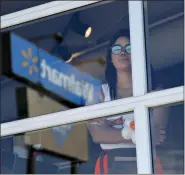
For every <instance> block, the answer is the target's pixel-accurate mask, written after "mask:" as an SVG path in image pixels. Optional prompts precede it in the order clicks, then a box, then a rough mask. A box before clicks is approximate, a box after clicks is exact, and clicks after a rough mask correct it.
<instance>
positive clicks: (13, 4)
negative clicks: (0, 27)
mask: <svg viewBox="0 0 185 175" xmlns="http://www.w3.org/2000/svg"><path fill="white" fill-rule="evenodd" d="M47 2H50V1H46V0H42V1H40V0H39V1H5V0H4V1H3V0H2V1H1V2H0V6H1V10H0V15H1V16H2V15H7V14H9V13H13V12H17V11H20V10H24V9H27V8H30V7H34V6H37V5H42V4H45V3H47Z"/></svg>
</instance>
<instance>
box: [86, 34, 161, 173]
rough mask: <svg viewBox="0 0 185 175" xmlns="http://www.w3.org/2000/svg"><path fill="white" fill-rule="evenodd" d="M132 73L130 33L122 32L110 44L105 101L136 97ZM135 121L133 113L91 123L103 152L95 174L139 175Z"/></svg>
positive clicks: (103, 94) (103, 87)
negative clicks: (133, 91)
mask: <svg viewBox="0 0 185 175" xmlns="http://www.w3.org/2000/svg"><path fill="white" fill-rule="evenodd" d="M131 72H132V71H131V45H130V32H129V30H122V31H118V32H117V33H116V34H115V35H114V36H113V38H112V40H111V41H110V47H109V48H108V51H107V57H106V71H105V77H106V81H107V84H103V85H102V101H110V100H114V99H121V98H126V97H130V96H132V74H131ZM133 120H134V115H133V113H129V114H124V115H118V116H113V117H105V118H100V119H94V120H91V121H89V123H88V127H89V131H90V133H91V135H92V138H93V141H94V142H95V143H99V144H100V147H101V148H102V153H101V155H100V157H99V158H98V160H97V162H96V166H95V174H112V173H115V174H116V173H117V174H118V173H125V174H129V173H131V174H136V173H137V165H136V148H135V138H134V136H135V135H134V133H135V132H134V125H130V124H133V122H132V121H133ZM126 124H127V125H126ZM129 126H130V127H129ZM159 135H160V139H159V140H158V141H161V142H163V140H164V137H163V135H162V136H161V134H159Z"/></svg>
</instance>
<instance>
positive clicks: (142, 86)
mask: <svg viewBox="0 0 185 175" xmlns="http://www.w3.org/2000/svg"><path fill="white" fill-rule="evenodd" d="M128 2H129V4H128V5H129V24H130V36H131V49H132V52H131V53H132V56H131V58H132V60H131V62H132V83H133V95H134V96H140V95H144V94H145V93H147V74H146V54H145V35H144V15H143V1H128ZM134 117H135V125H136V152H137V170H138V174H151V173H152V155H151V142H150V125H149V113H148V108H147V107H145V106H138V107H136V109H135V110H134Z"/></svg>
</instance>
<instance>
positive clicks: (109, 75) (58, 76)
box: [0, 1, 132, 123]
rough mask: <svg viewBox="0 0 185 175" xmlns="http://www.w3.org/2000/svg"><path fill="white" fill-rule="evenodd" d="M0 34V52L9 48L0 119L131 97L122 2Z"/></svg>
mask: <svg viewBox="0 0 185 175" xmlns="http://www.w3.org/2000/svg"><path fill="white" fill-rule="evenodd" d="M115 9H116V10H115ZM110 11H115V13H113V14H111V18H110V19H109V21H107V16H110ZM102 14H104V15H102ZM100 24H101V25H100ZM110 26H112V27H110ZM88 27H90V28H88ZM107 27H108V30H105V29H106V28H107ZM40 29H44V30H40ZM90 29H91V30H90ZM6 32H11V36H10V37H11V40H10V41H11V42H10V43H11V47H10V48H9V49H10V50H9V49H8V47H7V46H8V45H9V44H10V43H9V42H8V41H9V39H10V38H9V36H8V35H7V33H6ZM2 34H3V35H2V36H3V39H4V42H3V43H4V45H3V48H4V49H2V52H3V54H2V55H3V57H6V58H8V57H10V56H9V52H10V53H11V58H10V60H11V63H12V64H11V67H10V69H11V73H10V74H9V73H7V66H8V63H7V62H5V61H3V64H5V65H4V66H3V75H0V76H1V77H2V76H3V77H4V79H3V80H2V81H1V85H0V86H1V90H2V91H1V93H2V96H1V97H2V98H1V101H2V103H0V104H1V109H2V110H1V111H2V115H1V116H2V117H1V122H2V123H4V122H8V121H14V120H18V119H23V118H27V117H33V116H38V115H44V114H49V113H53V112H58V111H62V110H68V109H72V108H77V107H81V106H85V105H92V104H97V103H101V102H105V101H110V100H115V99H120V98H125V97H129V96H132V79H131V45H130V33H129V18H128V2H127V1H116V2H114V1H113V2H112V1H111V2H108V1H107V2H104V3H101V4H96V5H93V6H89V7H88V8H82V9H81V8H79V9H78V10H77V11H75V12H73V11H72V12H71V13H70V14H57V15H55V16H52V18H51V17H46V18H44V19H42V20H37V21H36V22H35V23H28V24H25V25H22V26H16V27H15V28H14V29H4V30H3V32H2ZM86 34H87V35H88V37H87V35H86ZM85 35H86V36H85ZM3 57H2V59H3V60H8V59H4V58H3ZM18 58H19V59H18ZM9 66H10V65H9ZM5 69H6V70H5ZM12 76H13V77H12ZM15 77H16V78H17V79H16V80H14V78H15ZM0 80H1V79H0ZM17 80H19V81H17ZM102 87H103V89H104V91H106V92H104V94H103V93H102V92H101V91H102ZM108 94H110V97H109V95H108ZM104 96H105V98H104ZM8 99H11V100H8ZM10 101H11V102H10ZM5 106H6V107H5Z"/></svg>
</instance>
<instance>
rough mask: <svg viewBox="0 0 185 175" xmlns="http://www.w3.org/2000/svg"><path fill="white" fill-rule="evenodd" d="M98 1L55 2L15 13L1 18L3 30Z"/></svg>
mask: <svg viewBox="0 0 185 175" xmlns="http://www.w3.org/2000/svg"><path fill="white" fill-rule="evenodd" d="M99 1H101V0H97V1H53V2H50V3H46V4H43V5H38V6H35V7H32V8H28V9H25V10H21V11H18V12H14V13H11V14H8V15H4V16H1V29H3V28H6V27H10V26H14V25H17V24H21V23H24V22H28V21H32V20H35V19H39V18H43V17H47V16H50V15H54V14H57V13H60V12H64V11H68V10H72V9H75V8H79V7H83V6H86V5H90V4H93V3H97V2H99Z"/></svg>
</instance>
